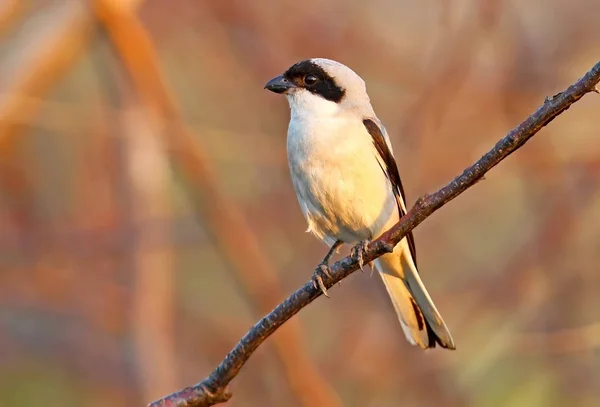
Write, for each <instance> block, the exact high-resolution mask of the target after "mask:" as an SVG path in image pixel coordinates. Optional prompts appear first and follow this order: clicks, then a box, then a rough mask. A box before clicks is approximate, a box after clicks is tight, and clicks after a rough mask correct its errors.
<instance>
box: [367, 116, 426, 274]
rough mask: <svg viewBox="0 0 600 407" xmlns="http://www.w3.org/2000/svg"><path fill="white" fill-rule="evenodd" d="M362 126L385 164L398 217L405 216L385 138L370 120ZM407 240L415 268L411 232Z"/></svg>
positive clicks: (401, 193)
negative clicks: (394, 197)
mask: <svg viewBox="0 0 600 407" xmlns="http://www.w3.org/2000/svg"><path fill="white" fill-rule="evenodd" d="M363 124H364V125H365V127H366V129H367V131H368V132H369V134H370V135H371V137H372V138H373V144H374V145H375V149H376V150H377V152H378V153H379V156H380V157H381V159H382V160H383V162H384V163H385V167H386V168H382V170H383V172H384V173H385V175H386V176H387V178H388V179H389V180H390V183H391V184H392V189H393V191H394V195H395V196H396V203H397V205H398V212H399V214H400V217H403V216H404V215H406V212H405V211H404V209H402V205H401V204H400V199H402V201H404V204H406V197H405V195H404V188H403V187H402V181H401V180H400V174H399V173H398V166H397V165H396V160H395V159H394V156H393V155H392V152H391V151H390V149H389V148H388V146H387V143H386V142H385V137H383V133H382V132H381V129H380V128H379V126H378V125H377V123H375V122H374V121H373V120H371V119H364V120H363ZM406 238H407V240H408V247H409V249H410V254H411V255H412V258H413V261H414V262H415V266H416V265H417V250H416V247H415V238H414V236H413V233H412V230H411V231H410V232H409V233H408V234H407V235H406Z"/></svg>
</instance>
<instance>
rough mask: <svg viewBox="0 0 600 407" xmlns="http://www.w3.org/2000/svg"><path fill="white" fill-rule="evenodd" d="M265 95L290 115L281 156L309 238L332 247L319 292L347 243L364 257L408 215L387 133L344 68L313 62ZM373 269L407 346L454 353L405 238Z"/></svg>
mask: <svg viewBox="0 0 600 407" xmlns="http://www.w3.org/2000/svg"><path fill="white" fill-rule="evenodd" d="M265 88H266V89H268V90H270V91H272V92H275V93H282V94H285V96H286V97H287V100H288V102H289V105H290V109H291V119H290V123H289V127H288V133H287V151H288V161H289V166H290V171H291V175H292V182H293V184H294V189H295V191H296V194H297V196H298V201H299V203H300V207H301V209H302V213H303V214H304V217H305V218H306V221H307V222H308V231H310V232H312V233H313V234H314V235H315V236H317V238H319V239H320V240H321V241H323V242H324V243H325V244H326V245H328V246H329V247H330V250H329V252H328V253H327V255H326V256H325V258H324V259H323V260H322V262H321V263H320V264H319V267H318V268H317V271H315V274H314V276H313V281H314V282H315V285H317V283H318V285H319V286H320V287H321V289H322V290H323V291H324V292H325V287H324V286H323V284H322V277H321V274H322V273H325V274H328V270H329V265H328V264H329V259H330V258H331V256H332V255H333V253H334V252H335V251H337V249H338V247H339V246H340V245H341V244H343V243H346V244H352V245H354V246H353V249H352V254H353V256H355V258H357V259H358V261H359V264H360V265H361V268H362V263H363V262H362V254H363V252H364V250H365V247H366V245H367V244H368V242H370V241H371V240H372V239H375V238H377V237H379V236H380V235H381V234H382V233H383V232H384V231H386V230H387V229H389V228H390V227H391V226H392V225H394V224H395V223H396V222H398V220H399V219H400V217H402V216H404V215H405V214H406V206H405V203H404V200H405V197H404V190H403V188H402V183H401V181H400V175H399V174H398V168H397V166H396V161H395V160H394V155H393V151H392V145H391V143H390V139H389V137H388V135H387V132H386V130H385V127H384V126H383V124H382V123H381V121H380V120H379V119H378V118H377V116H376V115H375V112H374V111H373V107H372V106H371V102H370V100H369V96H368V95H367V90H366V85H365V82H364V81H363V80H362V78H361V77H360V76H358V75H357V74H356V73H355V72H354V71H353V70H351V69H350V68H348V67H347V66H345V65H343V64H341V63H339V62H335V61H332V60H329V59H321V58H314V59H308V60H305V61H301V62H298V63H296V64H294V65H292V66H291V67H290V68H289V69H288V70H287V71H285V72H284V73H283V75H281V76H277V77H276V78H273V79H271V80H270V81H269V82H268V83H267V84H266V85H265ZM375 267H376V268H377V270H378V271H379V275H380V276H381V278H382V279H383V283H384V285H385V287H386V289H387V292H388V294H389V296H390V298H391V300H392V303H393V306H394V309H395V311H396V313H397V314H398V317H399V319H400V323H401V325H402V329H403V331H404V334H405V335H406V338H407V339H408V341H409V342H410V343H411V344H413V345H418V346H419V347H421V348H424V349H427V348H433V347H435V346H436V345H440V346H442V347H443V348H447V349H455V346H454V341H453V339H452V335H451V334H450V331H449V330H448V328H447V327H446V324H445V323H444V320H443V319H442V317H441V315H440V313H439V312H438V310H437V309H436V307H435V305H434V304H433V301H432V300H431V298H430V296H429V294H428V293H427V290H426V289H425V286H424V285H423V282H422V281H421V278H420V277H419V273H418V271H417V264H416V252H415V243H414V238H413V235H412V233H409V234H408V235H407V236H406V237H405V238H404V239H403V240H402V241H401V242H400V243H399V244H398V245H397V246H396V247H395V249H394V251H393V252H392V253H389V254H385V255H383V256H381V257H379V258H378V259H377V260H375Z"/></svg>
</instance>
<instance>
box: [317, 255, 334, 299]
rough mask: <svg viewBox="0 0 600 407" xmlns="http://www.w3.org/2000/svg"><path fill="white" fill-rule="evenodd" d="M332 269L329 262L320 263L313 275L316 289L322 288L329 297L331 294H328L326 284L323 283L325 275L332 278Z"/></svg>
mask: <svg viewBox="0 0 600 407" xmlns="http://www.w3.org/2000/svg"><path fill="white" fill-rule="evenodd" d="M330 271H331V270H330V269H329V265H328V264H327V263H320V264H319V265H318V266H317V269H316V270H315V272H314V273H313V276H312V281H313V286H314V287H315V288H316V289H319V290H321V292H322V293H323V295H324V296H325V297H327V298H329V295H328V294H327V288H325V284H324V283H323V276H326V277H327V278H331V273H330Z"/></svg>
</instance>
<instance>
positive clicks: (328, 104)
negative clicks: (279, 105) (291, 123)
mask: <svg viewBox="0 0 600 407" xmlns="http://www.w3.org/2000/svg"><path fill="white" fill-rule="evenodd" d="M286 97H287V100H288V103H289V104H290V110H291V119H292V120H294V119H299V120H305V119H313V120H314V119H317V120H318V119H329V118H333V117H335V116H338V115H339V114H340V113H342V109H341V108H340V105H338V104H337V103H335V102H332V101H330V100H327V99H325V98H323V97H321V96H318V95H313V94H312V93H310V92H309V91H307V90H305V89H298V90H296V91H294V92H292V93H289V94H287V95H286Z"/></svg>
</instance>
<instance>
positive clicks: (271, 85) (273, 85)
mask: <svg viewBox="0 0 600 407" xmlns="http://www.w3.org/2000/svg"><path fill="white" fill-rule="evenodd" d="M295 87H296V85H294V84H293V83H292V82H290V81H288V80H287V79H285V78H284V77H283V76H282V75H280V76H276V77H275V78H273V79H271V80H270V81H269V82H267V84H266V85H265V89H268V90H270V91H271V92H275V93H285V92H287V91H288V90H290V89H291V88H295Z"/></svg>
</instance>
